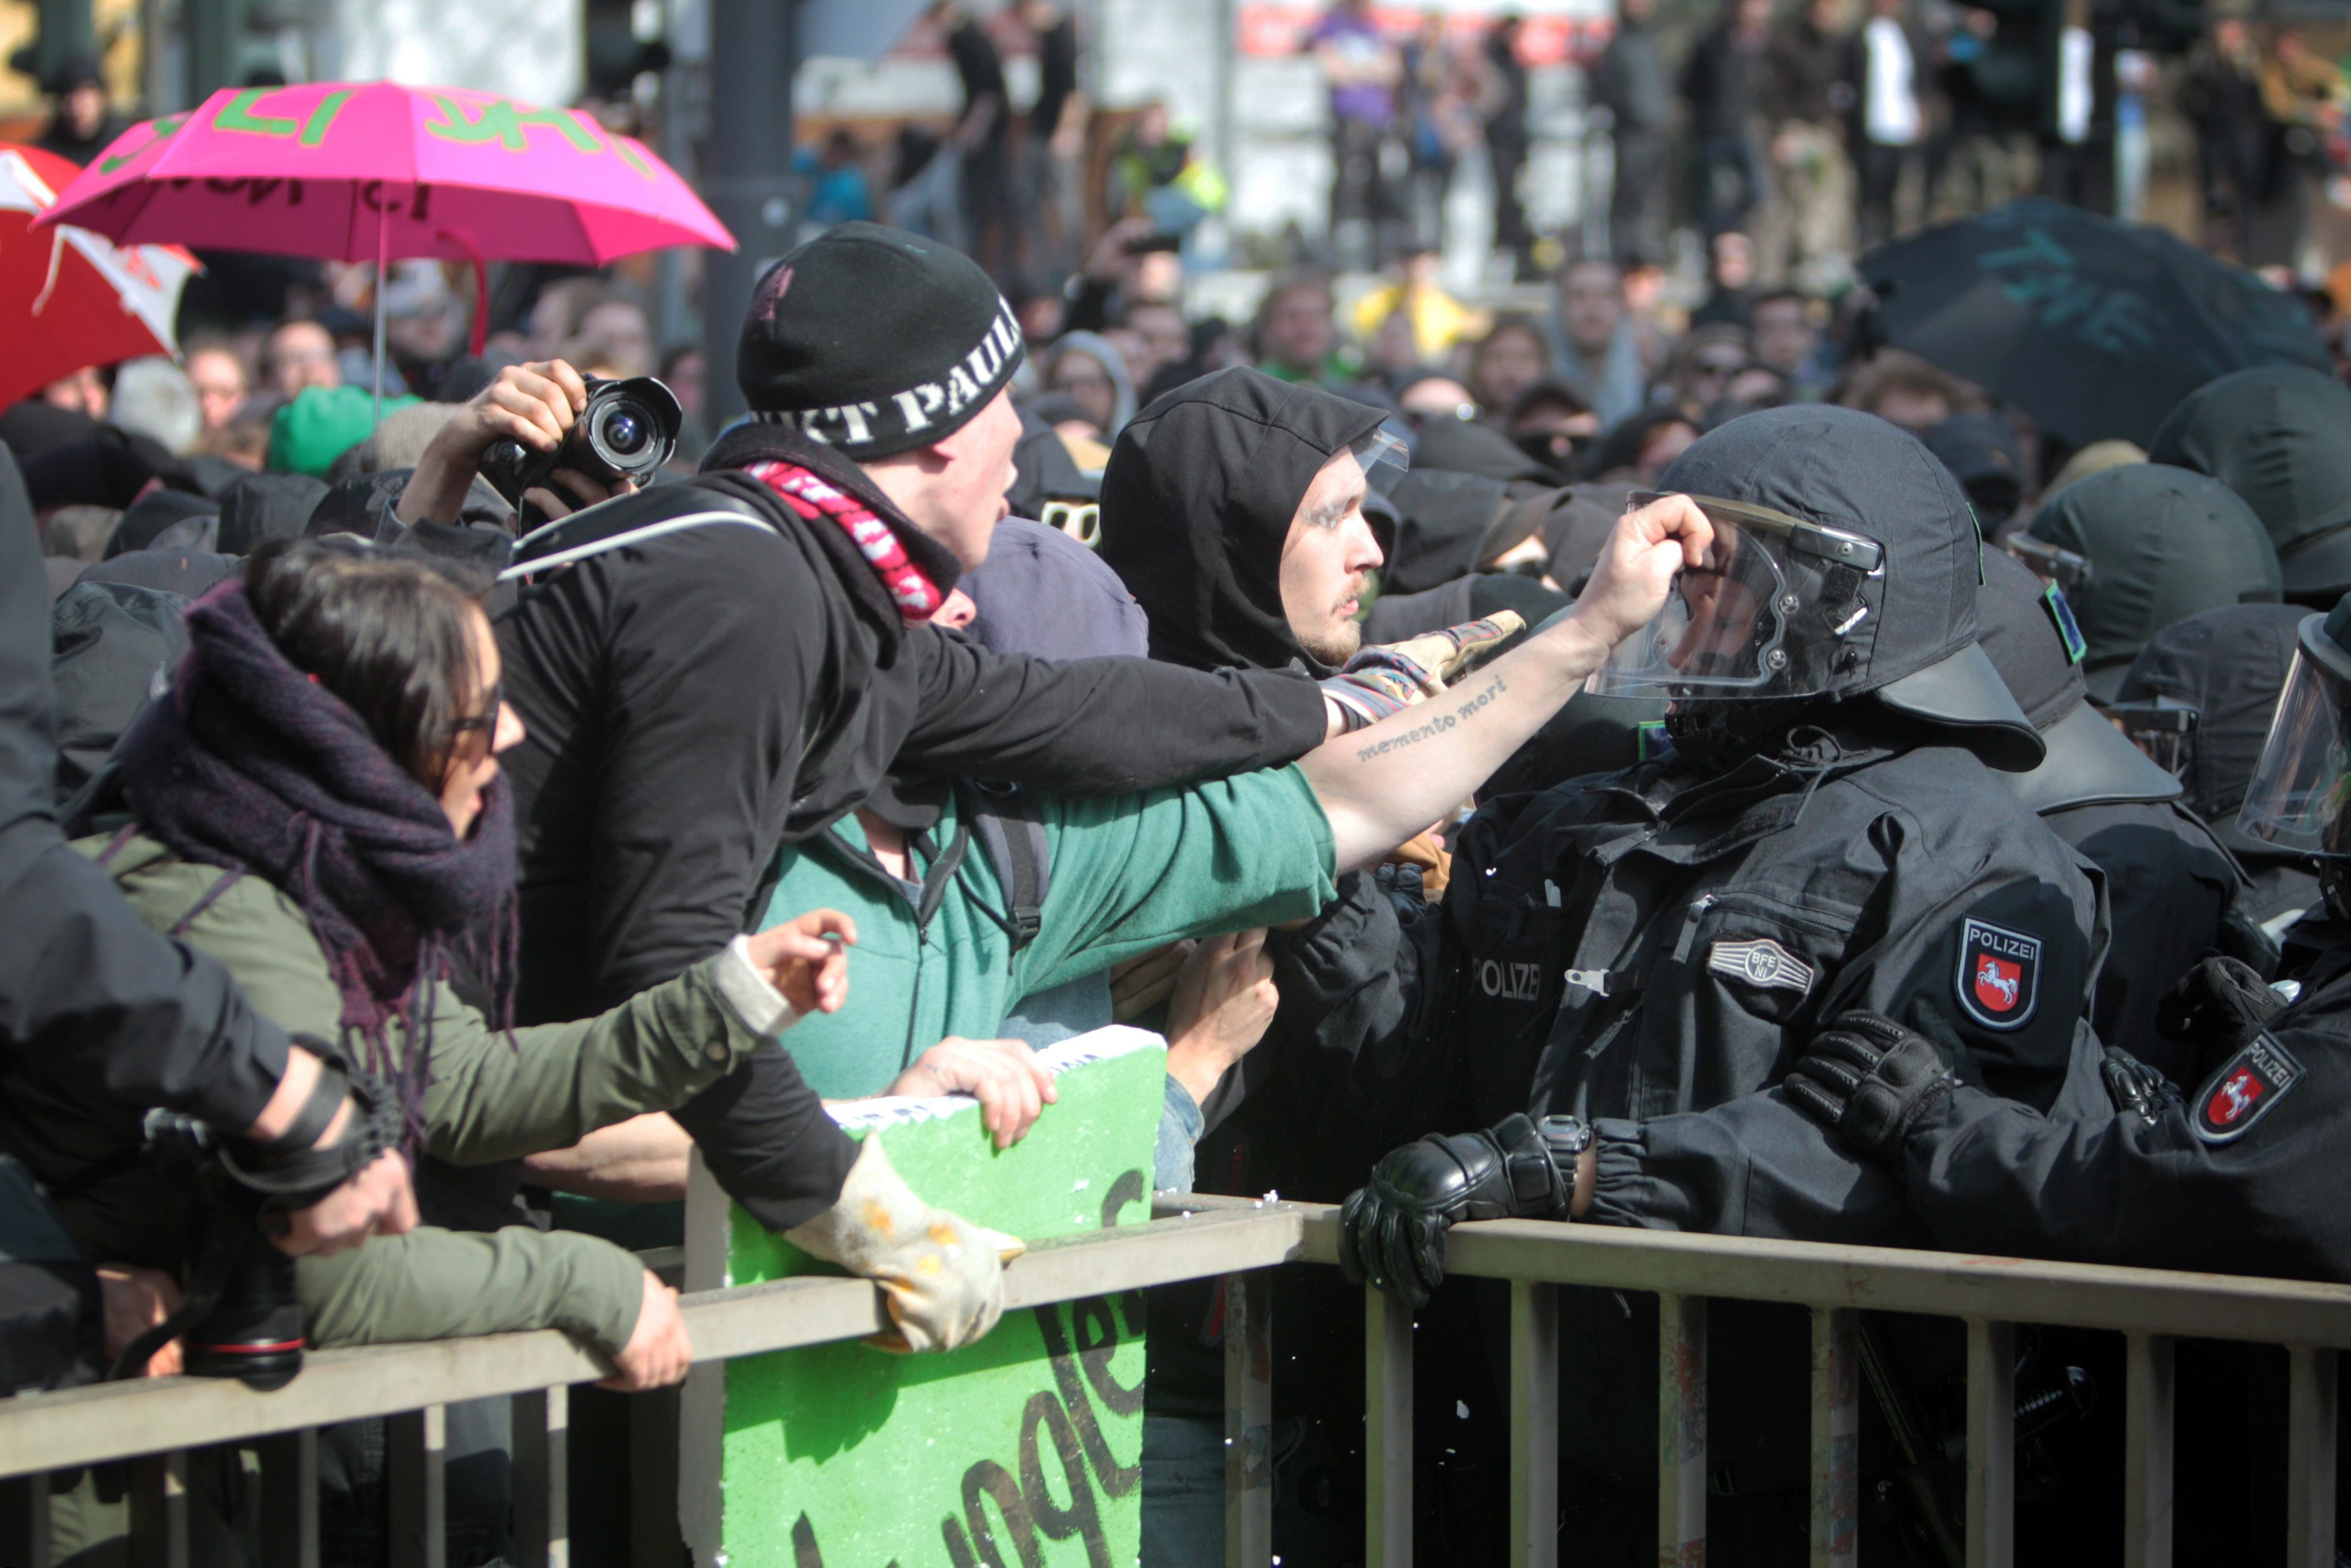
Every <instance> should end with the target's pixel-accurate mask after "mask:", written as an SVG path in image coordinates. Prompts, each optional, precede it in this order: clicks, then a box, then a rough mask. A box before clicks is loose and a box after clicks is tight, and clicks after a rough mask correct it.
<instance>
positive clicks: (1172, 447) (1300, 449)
mask: <svg viewBox="0 0 2351 1568" xmlns="http://www.w3.org/2000/svg"><path fill="white" fill-rule="evenodd" d="M1381 418H1382V415H1381V413H1380V411H1379V410H1378V409H1375V408H1373V407H1370V406H1369V405H1367V404H1364V403H1359V402H1348V401H1347V400H1346V399H1345V398H1343V397H1340V396H1337V395H1336V394H1334V393H1332V392H1324V391H1322V389H1321V388H1320V387H1311V386H1293V385H1291V384H1290V383H1289V382H1279V381H1276V380H1274V379H1273V377H1271V376H1269V375H1267V374H1266V373H1265V372H1263V371H1254V370H1249V369H1246V368H1243V369H1238V370H1229V371H1217V373H1216V374H1215V375H1212V376H1203V377H1201V378H1200V379H1199V380H1198V381H1196V382H1191V383H1189V384H1188V385H1186V386H1183V387H1179V388H1177V389H1176V390H1175V392H1170V393H1168V394H1167V395H1166V396H1165V397H1163V398H1161V399H1160V400H1159V401H1158V402H1155V403H1153V404H1152V405H1151V406H1150V407H1149V408H1146V409H1144V411H1143V412H1142V413H1139V414H1137V415H1135V416H1134V418H1133V419H1132V420H1129V421H1128V422H1127V425H1126V428H1125V429H1124V430H1122V431H1121V432H1119V436H1118V444H1117V445H1116V446H1115V447H1113V449H1112V451H1111V455H1110V465H1109V466H1108V467H1106V468H1105V469H1104V470H1103V471H1102V559H1104V560H1106V561H1108V562H1109V563H1110V566H1111V570H1113V571H1115V572H1117V573H1118V575H1119V577H1120V578H1121V579H1122V580H1124V582H1125V583H1126V586H1127V591H1129V592H1131V593H1133V594H1134V597H1135V599H1136V600H1137V601H1140V602H1141V604H1142V605H1143V612H1144V615H1145V616H1147V617H1149V619H1150V622H1151V656H1152V658H1153V659H1155V660H1164V661H1165V662H1166V663H1168V664H1184V665H1187V666H1189V667H1190V668H1192V669H1196V670H1216V669H1224V668H1228V667H1231V666H1235V665H1238V666H1239V667H1240V668H1243V669H1255V670H1280V669H1288V668H1297V669H1302V670H1305V671H1308V672H1310V673H1311V674H1314V675H1316V676H1321V675H1324V674H1329V673H1330V672H1329V670H1328V669H1327V667H1325V666H1324V665H1323V664H1321V663H1320V662H1319V661H1318V660H1316V659H1315V658H1314V657H1313V656H1312V655H1311V654H1310V653H1307V652H1306V650H1305V649H1304V648H1302V647H1301V646H1299V643H1298V638H1297V636H1296V634H1295V633H1293V632H1291V631H1290V618H1289V616H1288V615H1287V614H1285V613H1284V612H1283V610H1282V607H1281V549H1282V545H1283V542H1284V541H1285V540H1286V539H1287V538H1289V534H1290V518H1291V517H1293V516H1294V515H1295V514H1296V513H1297V510H1298V503H1299V502H1300V501H1301V500H1302V499H1304V498H1305V495H1306V491H1307V488H1308V487H1309V486H1311V485H1312V484H1313V483H1314V475H1315V473H1316V471H1317V470H1319V469H1320V468H1321V467H1322V465H1323V464H1325V463H1327V462H1329V461H1330V460H1331V458H1332V456H1333V455H1336V454H1338V453H1341V452H1344V451H1346V450H1347V449H1348V448H1349V447H1350V446H1352V445H1353V444H1355V443H1356V442H1357V441H1360V440H1362V439H1363V438H1364V436H1366V435H1368V434H1371V433H1372V432H1373V431H1374V430H1375V429H1377V428H1378V427H1379V423H1380V420H1381Z"/></svg>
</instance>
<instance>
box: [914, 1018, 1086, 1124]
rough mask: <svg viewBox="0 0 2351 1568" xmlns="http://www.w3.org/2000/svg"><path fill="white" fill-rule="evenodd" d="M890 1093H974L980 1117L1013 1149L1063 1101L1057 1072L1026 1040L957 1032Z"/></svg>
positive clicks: (917, 1062)
mask: <svg viewBox="0 0 2351 1568" xmlns="http://www.w3.org/2000/svg"><path fill="white" fill-rule="evenodd" d="M883 1092H885V1093H890V1094H968V1095H971V1096H972V1097H973V1098H974V1099H976V1100H977V1101H978V1102H979V1114H980V1120H981V1121H982V1122H984V1123H986V1124H987V1130H988V1131H989V1132H991V1133H993V1134H996V1146H997V1147H998V1148H999V1149H1008V1148H1010V1147H1011V1146H1012V1145H1015V1144H1017V1143H1019V1141H1020V1140H1021V1139H1022V1138H1024V1137H1027V1136H1028V1135H1029V1128H1030V1127H1032V1126H1034V1125H1036V1123H1037V1118H1038V1117H1039V1116H1040V1115H1042V1114H1044V1112H1045V1107H1046V1106H1048V1105H1050V1104H1051V1103H1053V1102H1054V1101H1056V1100H1058V1099H1060V1098H1061V1092H1060V1091H1059V1090H1057V1089H1055V1088H1054V1087H1053V1075H1052V1074H1051V1073H1050V1072H1049V1071H1046V1069H1045V1066H1044V1064H1043V1063H1041V1062H1040V1061H1038V1060H1037V1053H1036V1051H1033V1050H1032V1049H1030V1047H1029V1042H1028V1041H1027V1040H966V1039H964V1038H963V1037H962V1036H961V1035H955V1034H951V1035H949V1036H947V1038H946V1039H945V1040H941V1041H939V1042H938V1044H936V1045H935V1046H933V1047H931V1049H930V1050H928V1051H925V1052H923V1054H922V1055H920V1056H918V1057H916V1058H915V1059H914V1066H912V1067H909V1068H908V1069H906V1071H904V1072H902V1073H900V1074H898V1076H897V1078H896V1079H895V1080H894V1081H893V1082H892V1083H891V1085H890V1087H889V1088H888V1089H887V1090H885V1091H883Z"/></svg>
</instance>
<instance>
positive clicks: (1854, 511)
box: [1588, 404, 2043, 772]
mask: <svg viewBox="0 0 2351 1568" xmlns="http://www.w3.org/2000/svg"><path fill="white" fill-rule="evenodd" d="M1659 484H1660V486H1661V487H1662V489H1663V490H1664V491H1665V492H1667V493H1673V494H1680V495H1684V496H1687V497H1689V498H1690V499H1691V500H1693V501H1695V502H1696V503H1697V504H1698V507H1700V509H1701V510H1703V511H1704V512H1705V513H1706V514H1707V517H1708V520H1709V521H1710V522H1711V523H1712V524H1713V526H1714V530H1715V541H1714V544H1713V546H1712V547H1711V549H1709V551H1708V559H1707V560H1706V561H1705V562H1703V563H1702V564H1700V565H1699V566H1697V567H1692V568H1690V569H1688V570H1685V571H1683V572H1682V573H1681V574H1680V575H1679V576H1678V577H1677V579H1676V581H1675V586H1674V590H1673V591H1672V592H1671V593H1670V594H1669V595H1668V596H1667V602H1666V607H1665V609H1664V610H1663V611H1661V612H1659V613H1658V615H1657V616H1656V618H1655V619H1654V620H1652V621H1651V622H1650V623H1649V624H1648V625H1647V626H1646V627H1644V628H1642V630H1641V631H1639V632H1635V634H1634V635H1633V636H1632V637H1630V638H1628V639H1626V640H1625V643H1622V644H1621V645H1620V646H1619V647H1618V648H1617V650H1616V651H1615V653H1614V654H1613V655H1612V656H1611V657H1610V658H1609V660H1608V661H1607V663H1606V664H1604V665H1603V666H1602V667H1601V669H1600V670H1599V671H1597V672H1595V673H1594V674H1593V677H1592V679H1591V681H1590V683H1589V688H1588V689H1590V690H1592V691H1593V692H1596V693H1599V694H1602V695H1620V696H1667V697H1671V698H1673V699H1675V700H1676V702H1677V704H1682V705H1698V704H1710V703H1715V702H1756V701H1780V700H1787V699H1804V698H1823V699H1829V700H1833V701H1843V700H1845V699H1849V698H1858V697H1863V696H1867V697H1869V698H1871V699H1872V700H1874V701H1875V702H1876V703H1878V704H1880V705H1882V706H1885V707H1886V708H1888V709H1891V710H1893V711H1895V712H1896V713H1899V714H1903V715H1906V716H1909V717H1911V718H1914V719H1917V720H1920V721H1923V722H1925V723H1927V724H1928V725H1931V726H1934V727H1938V728H1942V729H1947V730H1949V731H1950V732H1951V733H1952V737H1953V739H1954V741H1955V742H1956V743H1957V744H1959V745H1962V746H1965V747H1968V748H1970V750H1973V751H1974V752H1975V753H1976V754H1977V755H1978V756H1980V757H1981V758H1983V760H1984V761H1985V762H1987V763H1989V764H1990V765H1991V766H1992V767H1994V768H2003V769H2007V770H2009V771H2012V772H2022V771H2025V770H2028V769H2031V768H2036V767H2038V766H2039V765H2040V764H2041V761H2042V759H2043V745H2042V740H2041V736H2040V733H2039V732H2038V731H2037V730H2035V729H2034V728H2033V727H2032V721H2031V720H2030V719H2029V718H2027V717H2026V716H2025V715H2024V713H2023V710H2022V709H2021V708H2019V707H2018V706H2017V704H2016V699H2015V698H2014V697H2012V696H2011V695H2009V690H2008V687H2007V686H2006V685H2003V684H2001V678H2000V674H1999V672H1998V671H1996V670H1995V669H1993V667H1992V664H1991V660H1990V659H1989V658H1987V657H1986V656H1985V655H1984V652H1983V650H1982V649H1981V648H1980V647H1978V646H1977V644H1976V593H1977V591H1978V589H1979V587H1980V585H1981V583H1982V580H1983V575H1982V547H1981V543H1980V538H1979V537H1978V534H1977V531H1976V523H1975V517H1974V514H1973V513H1972V512H1971V511H1970V508H1969V506H1968V500H1967V497H1966V496H1965V495H1964V494H1962V493H1961V491H1960V489H1959V484H1958V481H1956V480H1954V479H1953V478H1952V477H1951V475H1950V472H1949V470H1948V469H1946V468H1945V467H1944V466H1943V465H1941V464H1940V463H1938V462H1937V461H1936V460H1935V457H1934V455H1932V454H1931V453H1929V452H1928V450H1927V448H1926V447H1925V446H1923V445H1921V444H1919V443H1918V441H1917V438H1916V437H1914V436H1912V435H1910V434H1907V432H1905V431H1903V430H1901V429H1899V428H1897V427H1896V426H1895V425H1892V424H1889V423H1886V421H1884V420H1882V419H1879V418H1877V417H1876V416H1875V415H1873V414H1865V413H1859V412H1857V411H1855V410H1853V409H1843V408H1831V407H1825V406H1822V405H1817V404H1813V405H1804V406H1798V407H1790V408H1777V409H1766V410H1763V411H1761V412H1760V413H1750V414H1747V415H1745V416H1743V417H1741V418H1739V419H1734V420H1732V421H1730V422H1729V423H1727V424H1724V425H1721V426H1719V428H1717V429H1715V430H1713V431H1711V432H1709V433H1708V434H1706V435H1704V436H1701V437H1700V438H1699V439H1698V441H1697V442H1696V443H1694V444H1692V445H1691V446H1690V448H1689V449H1688V450H1687V451H1686V452H1684V453H1683V454H1682V455H1680V456H1679V457H1677V458H1676V459H1675V460H1674V462H1673V464H1672V465H1671V466H1669V467H1668V468H1667V470H1666V472H1665V473H1664V475H1663V476H1660V479H1659ZM1642 498H1643V497H1637V496H1636V497H1635V501H1638V500H1640V499H1642Z"/></svg>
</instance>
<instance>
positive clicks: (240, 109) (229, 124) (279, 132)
mask: <svg viewBox="0 0 2351 1568" xmlns="http://www.w3.org/2000/svg"><path fill="white" fill-rule="evenodd" d="M276 91H277V89H276V88H274V87H249V88H246V89H245V90H244V91H243V92H241V93H238V94H237V95H236V96H235V98H233V99H229V100H228V101H227V102H226V103H225V104H223V105H221V111H220V112H219V113H218V114H215V115H214V116H213V129H214V130H215V131H246V132H248V133H249V134H252V135H255V136H291V135H293V134H294V133H295V132H296V131H299V130H301V129H302V125H301V122H300V121H299V120H288V119H287V118H286V117H284V116H283V115H277V114H255V113H254V112H253V106H254V104H255V103H256V101H258V100H259V99H260V98H261V97H262V95H264V94H265V93H272V92H276Z"/></svg>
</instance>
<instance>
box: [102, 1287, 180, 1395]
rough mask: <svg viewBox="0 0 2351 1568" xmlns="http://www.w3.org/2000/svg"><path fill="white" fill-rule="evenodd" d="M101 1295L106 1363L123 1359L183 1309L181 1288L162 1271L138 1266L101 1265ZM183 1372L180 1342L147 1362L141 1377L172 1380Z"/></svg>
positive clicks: (170, 1344)
mask: <svg viewBox="0 0 2351 1568" xmlns="http://www.w3.org/2000/svg"><path fill="white" fill-rule="evenodd" d="M98 1294H99V1303H100V1305H101V1307H102V1309H103V1313H104V1327H105V1335H106V1359H107V1360H108V1361H110V1362H113V1361H117V1360H120V1358H121V1355H122V1353H123V1352H124V1351H126V1350H129V1349H130V1348H131V1341H132V1340H135V1339H137V1338H138V1337H139V1336H140V1335H141V1334H142V1333H146V1332H147V1331H148V1330H149V1329H152V1328H153V1327H154V1326H155V1325H156V1324H157V1323H160V1322H162V1321H163V1320H164V1319H165V1318H168V1317H170V1316H171V1315H172V1313H173V1312H177V1311H179V1309H180V1285H179V1281H176V1280H174V1279H172V1276H171V1275H169V1274H166V1273H165V1272H163V1270H161V1269H143V1268H141V1267H140V1266H139V1265H138V1264H136V1263H100V1264H99V1266H98ZM179 1370H180V1342H179V1341H178V1340H172V1341H169V1342H168V1343H165V1344H164V1346H163V1348H162V1349H161V1350H159V1351H157V1352H156V1353H155V1354H153V1355H151V1356H149V1357H148V1358H147V1366H146V1369H145V1370H144V1371H142V1372H139V1373H134V1374H133V1376H138V1377H170V1376H172V1375H174V1374H175V1373H177V1372H178V1371H179Z"/></svg>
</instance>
